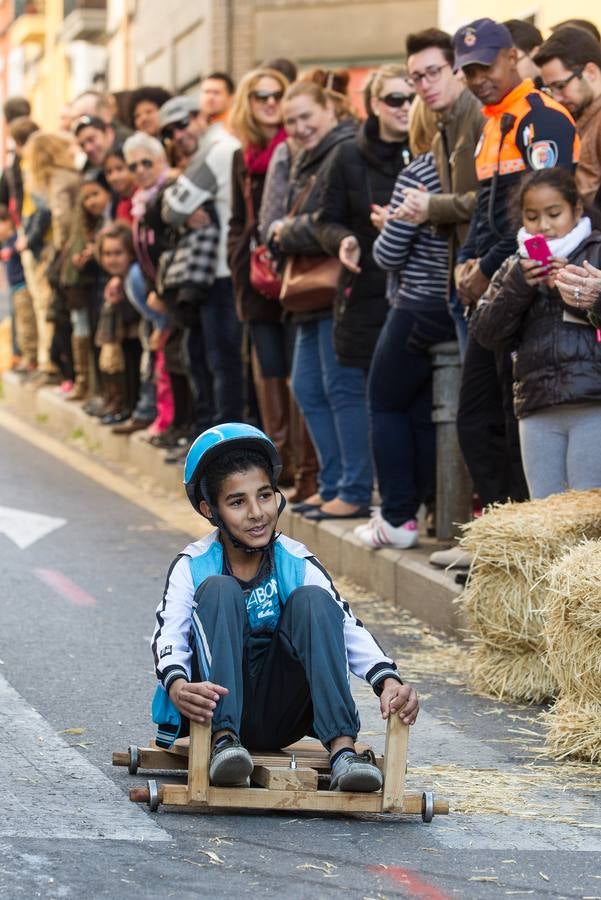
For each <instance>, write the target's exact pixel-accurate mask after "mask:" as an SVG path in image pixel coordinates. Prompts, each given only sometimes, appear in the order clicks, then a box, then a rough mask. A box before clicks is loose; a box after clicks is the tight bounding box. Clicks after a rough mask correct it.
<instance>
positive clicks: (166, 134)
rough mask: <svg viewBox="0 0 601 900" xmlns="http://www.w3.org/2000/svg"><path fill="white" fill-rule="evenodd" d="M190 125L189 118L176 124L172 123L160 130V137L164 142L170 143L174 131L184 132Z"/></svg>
mask: <svg viewBox="0 0 601 900" xmlns="http://www.w3.org/2000/svg"><path fill="white" fill-rule="evenodd" d="M189 124H190V116H186V117H185V118H184V119H180V120H179V121H178V122H172V123H171V125H165V127H164V128H162V129H161V135H162V137H163V139H164V140H166V141H170V140H171V139H172V137H173V135H174V134H175V132H176V131H185V130H186V128H187V127H188V125H189Z"/></svg>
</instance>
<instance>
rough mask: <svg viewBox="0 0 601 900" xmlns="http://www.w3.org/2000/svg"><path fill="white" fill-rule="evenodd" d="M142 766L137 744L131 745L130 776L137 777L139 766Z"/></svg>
mask: <svg viewBox="0 0 601 900" xmlns="http://www.w3.org/2000/svg"><path fill="white" fill-rule="evenodd" d="M139 765H140V756H139V753H138V748H137V747H136V745H135V744H131V745H130V748H129V763H128V764H127V771H128V772H129V774H130V775H135V774H136V773H137V771H138V766H139Z"/></svg>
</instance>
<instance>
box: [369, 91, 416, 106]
mask: <svg viewBox="0 0 601 900" xmlns="http://www.w3.org/2000/svg"><path fill="white" fill-rule="evenodd" d="M378 99H379V100H381V101H382V103H385V104H386V106H390V107H391V108H392V109H400V107H401V106H404V105H405V103H409V104H411V103H413V101H414V100H415V94H396V93H393V94H386V96H385V97H378Z"/></svg>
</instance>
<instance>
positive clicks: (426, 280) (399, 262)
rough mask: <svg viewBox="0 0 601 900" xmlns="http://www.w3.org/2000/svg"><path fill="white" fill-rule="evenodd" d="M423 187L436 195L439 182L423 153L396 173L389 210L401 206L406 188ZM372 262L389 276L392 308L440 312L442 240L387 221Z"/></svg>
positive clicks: (429, 229)
mask: <svg viewBox="0 0 601 900" xmlns="http://www.w3.org/2000/svg"><path fill="white" fill-rule="evenodd" d="M419 185H423V186H424V187H425V188H426V190H427V191H428V193H431V194H440V193H441V188H440V181H439V179H438V174H437V172H436V168H435V165H434V157H433V156H432V154H431V153H424V154H423V155H422V156H418V157H417V158H416V159H414V160H413V162H412V163H410V164H409V165H408V166H407V168H405V169H403V171H402V172H400V173H399V176H398V178H397V180H396V184H395V186H394V191H393V193H392V198H391V201H390V207H391V209H392V210H394V209H396V208H397V207H398V206H400V205H401V203H402V202H403V193H404V191H405V189H406V188H408V187H413V188H416V187H419ZM373 255H374V259H375V261H376V262H377V264H378V265H379V266H380V268H382V269H384V270H385V271H387V272H389V273H390V276H389V284H388V298H389V300H390V302H391V304H392V306H395V307H402V308H403V309H413V310H422V311H423V310H425V309H440V308H441V307H443V306H444V304H445V302H446V293H447V279H448V247H447V238H446V236H442V235H440V234H439V233H438V232H437V231H436V229H435V228H434V226H432V225H430V224H429V223H428V222H425V223H424V224H423V225H412V224H411V223H410V222H399V221H394V220H392V221H389V222H387V223H386V225H385V226H384V228H383V229H382V231H381V232H380V235H379V237H378V238H377V240H376V242H375V243H374V246H373Z"/></svg>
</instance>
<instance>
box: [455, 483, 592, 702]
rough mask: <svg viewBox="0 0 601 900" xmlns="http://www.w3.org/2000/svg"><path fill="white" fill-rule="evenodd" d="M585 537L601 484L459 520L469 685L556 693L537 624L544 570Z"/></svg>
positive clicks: (493, 692)
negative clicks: (468, 561) (467, 556)
mask: <svg viewBox="0 0 601 900" xmlns="http://www.w3.org/2000/svg"><path fill="white" fill-rule="evenodd" d="M583 537H590V538H597V537H601V491H598V490H597V491H581V492H576V491H574V492H569V493H565V494H554V495H553V496H551V497H547V498H546V499H544V500H531V501H530V502H528V503H506V504H502V505H499V506H496V507H493V508H492V509H490V510H489V511H488V512H486V513H485V514H484V515H483V516H481V517H480V518H479V519H476V520H474V521H473V522H470V523H469V524H468V525H466V526H464V536H463V538H462V540H461V545H462V547H463V548H464V549H465V550H467V551H469V552H470V553H471V554H473V557H474V560H473V563H472V567H471V569H470V578H469V581H468V584H467V587H466V589H465V592H464V594H463V597H462V603H463V606H464V609H465V613H466V617H467V619H468V623H469V625H470V630H471V633H472V640H473V650H472V654H471V685H472V687H473V688H474V690H476V691H478V692H479V693H483V694H486V695H488V696H494V697H496V698H498V699H503V700H515V701H519V702H529V703H540V702H542V701H543V700H545V699H547V698H550V697H554V696H556V694H557V689H558V682H557V678H556V675H555V672H554V670H553V669H552V668H551V667H550V665H549V661H548V659H547V655H546V650H547V639H546V633H545V629H544V624H543V610H544V608H545V603H546V598H547V592H548V583H547V582H546V581H545V576H546V575H547V574H548V571H549V568H550V566H551V565H552V564H553V563H554V562H555V561H556V560H558V559H559V558H560V557H561V556H562V555H563V554H564V553H565V551H566V550H567V549H569V548H570V547H573V546H574V545H576V544H577V543H578V542H579V541H581V540H582V538H583Z"/></svg>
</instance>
